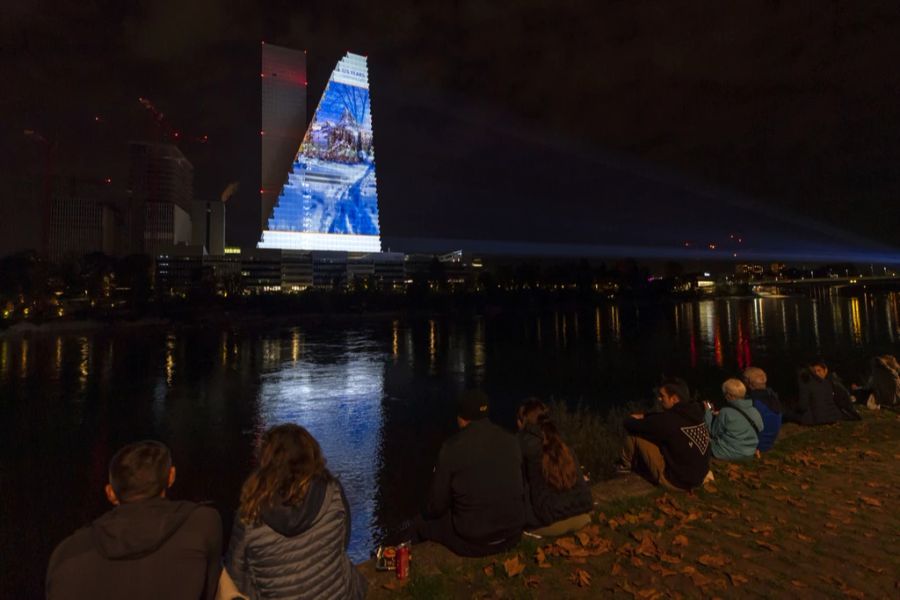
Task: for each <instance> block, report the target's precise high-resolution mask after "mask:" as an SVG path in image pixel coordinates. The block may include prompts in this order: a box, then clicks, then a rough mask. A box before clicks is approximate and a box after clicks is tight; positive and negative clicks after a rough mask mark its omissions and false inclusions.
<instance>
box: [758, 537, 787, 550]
mask: <svg viewBox="0 0 900 600" xmlns="http://www.w3.org/2000/svg"><path fill="white" fill-rule="evenodd" d="M756 545H757V546H759V547H760V548H765V549H766V550H771V551H772V552H778V551H779V550H781V548H779V547H778V546H776V545H775V544H770V543H769V542H765V541H763V540H756Z"/></svg>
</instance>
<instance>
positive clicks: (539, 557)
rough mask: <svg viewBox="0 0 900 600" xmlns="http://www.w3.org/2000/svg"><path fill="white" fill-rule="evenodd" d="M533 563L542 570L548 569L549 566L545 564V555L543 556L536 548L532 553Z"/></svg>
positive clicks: (540, 550) (539, 549)
mask: <svg viewBox="0 0 900 600" xmlns="http://www.w3.org/2000/svg"><path fill="white" fill-rule="evenodd" d="M534 561H535V562H536V563H537V566H539V567H540V568H542V569H549V568H550V564H549V563H548V562H547V555H546V554H544V551H543V550H542V549H541V548H538V549H537V550H535V552H534Z"/></svg>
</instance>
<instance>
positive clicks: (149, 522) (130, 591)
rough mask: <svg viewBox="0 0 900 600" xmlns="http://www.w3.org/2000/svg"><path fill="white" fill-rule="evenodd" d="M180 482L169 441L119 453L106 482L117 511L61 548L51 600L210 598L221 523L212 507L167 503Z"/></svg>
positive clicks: (54, 559)
mask: <svg viewBox="0 0 900 600" xmlns="http://www.w3.org/2000/svg"><path fill="white" fill-rule="evenodd" d="M174 482H175V467H173V466H172V457H171V454H170V453H169V449H168V448H167V447H166V446H165V445H164V444H162V443H160V442H155V441H144V442H137V443H134V444H130V445H128V446H125V447H124V448H122V449H121V450H119V451H118V452H117V453H116V455H115V456H113V458H112V460H111V461H110V464H109V483H108V484H107V486H106V497H107V499H108V500H109V501H110V503H112V504H113V506H114V507H115V508H113V509H112V510H110V511H109V512H107V513H106V514H104V515H103V516H101V517H100V518H98V519H97V520H96V521H94V522H93V523H92V524H91V525H90V526H89V527H85V528H82V529H79V530H78V531H76V532H75V533H74V534H73V535H71V536H69V537H68V538H66V539H65V540H63V541H62V543H60V544H59V546H57V547H56V550H54V552H53V555H52V556H51V557H50V564H49V566H48V567H47V598H48V599H50V600H58V599H71V600H80V599H96V598H104V599H107V600H115V599H119V598H121V599H122V600H126V599H127V600H143V599H146V600H158V599H159V598H166V599H169V600H198V599H204V600H212V599H213V598H214V597H215V593H216V586H217V583H218V580H219V573H220V572H221V566H220V557H221V554H222V521H221V519H220V518H219V513H218V512H217V511H216V510H215V509H213V508H209V507H206V506H199V505H197V504H194V503H192V502H183V501H182V502H177V501H172V500H168V499H167V498H166V490H167V489H168V488H169V487H171V486H172V484H173V483H174Z"/></svg>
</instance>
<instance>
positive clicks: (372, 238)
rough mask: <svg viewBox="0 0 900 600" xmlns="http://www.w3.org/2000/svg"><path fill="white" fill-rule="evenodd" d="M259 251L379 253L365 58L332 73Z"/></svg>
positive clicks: (345, 61)
mask: <svg viewBox="0 0 900 600" xmlns="http://www.w3.org/2000/svg"><path fill="white" fill-rule="evenodd" d="M258 247H259V248H281V249H286V250H345V251H354V252H380V251H381V237H380V228H379V225H378V195H377V190H376V184H375V149H374V146H373V144H372V108H371V104H370V101H369V70H368V66H367V64H366V57H364V56H360V55H358V54H351V53H349V52H348V53H347V55H346V56H345V57H344V58H342V59H341V60H340V62H338V64H337V66H336V67H335V69H334V71H333V72H332V73H331V78H330V79H329V80H328V84H327V85H326V87H325V92H324V93H323V94H322V99H321V100H320V101H319V106H318V107H317V108H316V113H315V115H314V116H313V119H312V122H311V123H310V125H309V128H308V129H307V131H306V135H305V137H304V138H303V143H302V144H301V145H300V150H299V151H298V152H297V156H296V158H295V159H294V164H293V168H292V170H291V173H290V174H289V175H288V179H287V182H286V183H285V185H284V188H283V189H282V190H281V194H280V195H279V196H278V200H277V202H276V203H275V208H274V210H273V211H272V215H271V216H270V217H269V220H268V227H267V228H266V229H265V230H264V231H263V234H262V239H261V240H260V242H259V244H258Z"/></svg>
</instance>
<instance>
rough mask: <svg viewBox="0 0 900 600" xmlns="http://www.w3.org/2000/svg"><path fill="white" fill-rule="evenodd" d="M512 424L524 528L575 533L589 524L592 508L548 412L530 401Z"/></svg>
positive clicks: (546, 532)
mask: <svg viewBox="0 0 900 600" xmlns="http://www.w3.org/2000/svg"><path fill="white" fill-rule="evenodd" d="M516 423H517V424H518V427H519V436H518V437H519V445H520V447H521V448H522V457H523V467H524V474H525V490H526V493H525V515H526V523H525V525H526V527H527V528H529V529H532V533H534V534H536V535H541V536H545V535H547V536H557V535H563V534H566V533H569V532H571V531H576V530H578V529H581V528H582V527H584V526H585V525H588V524H590V522H591V515H590V512H591V509H592V508H593V506H594V501H593V498H592V497H591V490H590V488H589V487H588V485H587V481H586V480H585V477H584V475H582V473H581V468H580V466H579V464H578V459H577V458H576V456H575V452H574V451H573V450H572V449H571V448H570V447H569V446H568V445H567V444H566V443H565V442H563V440H562V438H561V437H560V435H559V431H557V429H556V425H554V424H553V421H551V420H550V409H549V408H548V407H547V405H546V404H544V403H543V402H541V401H540V400H536V399H530V400H527V401H526V402H525V403H524V404H522V405H521V406H520V407H519V410H518V414H517V419H516Z"/></svg>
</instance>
